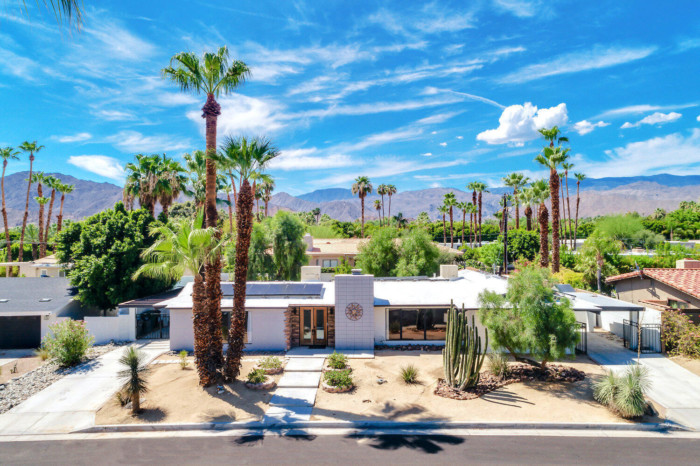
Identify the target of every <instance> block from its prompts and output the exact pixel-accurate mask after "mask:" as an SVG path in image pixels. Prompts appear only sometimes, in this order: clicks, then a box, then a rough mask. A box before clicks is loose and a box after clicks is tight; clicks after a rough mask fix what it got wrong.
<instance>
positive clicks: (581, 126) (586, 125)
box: [574, 120, 610, 136]
mask: <svg viewBox="0 0 700 466" xmlns="http://www.w3.org/2000/svg"><path fill="white" fill-rule="evenodd" d="M609 124H610V123H606V122H604V121H602V120H601V121H599V122H598V123H591V122H590V121H588V120H581V121H579V122H577V123H575V124H574V131H576V132H577V133H578V134H580V135H581V136H583V135H584V134H588V133H590V132H591V131H593V130H594V129H596V128H604V127H606V126H608V125H609Z"/></svg>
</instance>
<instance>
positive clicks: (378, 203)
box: [374, 199, 382, 227]
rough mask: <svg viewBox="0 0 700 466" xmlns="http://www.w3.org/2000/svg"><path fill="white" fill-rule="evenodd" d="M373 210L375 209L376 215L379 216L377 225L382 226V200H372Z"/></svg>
mask: <svg viewBox="0 0 700 466" xmlns="http://www.w3.org/2000/svg"><path fill="white" fill-rule="evenodd" d="M374 210H376V211H377V216H378V217H379V226H380V227H381V226H382V201H380V200H379V199H375V200H374Z"/></svg>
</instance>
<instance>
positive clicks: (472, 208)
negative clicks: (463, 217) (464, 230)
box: [468, 202, 477, 248]
mask: <svg viewBox="0 0 700 466" xmlns="http://www.w3.org/2000/svg"><path fill="white" fill-rule="evenodd" d="M468 207H469V241H470V242H471V246H472V248H473V247H474V246H475V243H476V226H475V223H476V211H477V209H476V205H475V204H473V203H471V202H470V203H469V204H468Z"/></svg>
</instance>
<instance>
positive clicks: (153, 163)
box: [124, 154, 160, 217]
mask: <svg viewBox="0 0 700 466" xmlns="http://www.w3.org/2000/svg"><path fill="white" fill-rule="evenodd" d="M135 158H136V163H134V162H129V163H127V164H126V167H125V170H126V172H127V176H126V183H125V185H124V191H125V193H127V194H125V198H128V196H131V197H132V198H133V197H137V198H138V200H139V206H141V207H142V208H146V209H148V211H149V212H150V213H151V215H152V216H153V217H155V212H156V202H157V201H158V177H159V171H160V156H158V155H143V154H136V156H135Z"/></svg>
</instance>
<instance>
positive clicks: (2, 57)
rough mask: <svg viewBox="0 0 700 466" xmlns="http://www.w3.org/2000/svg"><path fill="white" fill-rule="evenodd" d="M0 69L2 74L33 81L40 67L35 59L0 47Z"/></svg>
mask: <svg viewBox="0 0 700 466" xmlns="http://www.w3.org/2000/svg"><path fill="white" fill-rule="evenodd" d="M0 71H1V72H2V73H3V74H8V75H10V76H16V77H18V78H22V79H26V80H29V81H35V80H36V79H37V76H36V75H37V73H39V72H41V67H40V66H39V64H38V63H36V62H35V61H33V60H31V59H29V58H26V57H22V56H20V55H17V54H16V53H14V52H11V51H9V50H5V49H3V48H0Z"/></svg>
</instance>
